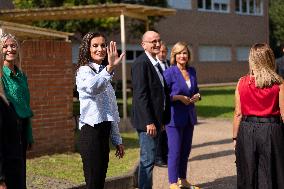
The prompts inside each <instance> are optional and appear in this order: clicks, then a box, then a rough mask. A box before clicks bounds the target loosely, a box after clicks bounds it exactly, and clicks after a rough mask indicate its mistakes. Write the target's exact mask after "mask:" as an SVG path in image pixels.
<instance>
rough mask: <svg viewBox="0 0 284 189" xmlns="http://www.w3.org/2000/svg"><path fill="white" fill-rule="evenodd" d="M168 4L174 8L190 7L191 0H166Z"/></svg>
mask: <svg viewBox="0 0 284 189" xmlns="http://www.w3.org/2000/svg"><path fill="white" fill-rule="evenodd" d="M168 5H169V6H170V7H172V8H176V9H191V0H179V1H176V0H168Z"/></svg>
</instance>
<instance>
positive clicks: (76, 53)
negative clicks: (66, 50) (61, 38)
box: [72, 43, 80, 64]
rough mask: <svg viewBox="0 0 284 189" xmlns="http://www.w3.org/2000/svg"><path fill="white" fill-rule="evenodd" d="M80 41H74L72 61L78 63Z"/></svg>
mask: <svg viewBox="0 0 284 189" xmlns="http://www.w3.org/2000/svg"><path fill="white" fill-rule="evenodd" d="M79 47H80V44H79V43H72V63H73V64H77V63H78V57H79Z"/></svg>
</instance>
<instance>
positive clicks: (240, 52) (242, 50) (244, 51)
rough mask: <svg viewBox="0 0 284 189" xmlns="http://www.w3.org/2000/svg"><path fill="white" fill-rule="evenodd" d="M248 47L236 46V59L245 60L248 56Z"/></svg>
mask: <svg viewBox="0 0 284 189" xmlns="http://www.w3.org/2000/svg"><path fill="white" fill-rule="evenodd" d="M249 49H250V48H249V47H237V60H238V61H247V60H248V56H249Z"/></svg>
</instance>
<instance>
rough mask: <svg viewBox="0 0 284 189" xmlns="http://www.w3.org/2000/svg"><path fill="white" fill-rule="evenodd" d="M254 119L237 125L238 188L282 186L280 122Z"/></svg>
mask: <svg viewBox="0 0 284 189" xmlns="http://www.w3.org/2000/svg"><path fill="white" fill-rule="evenodd" d="M265 120H266V119H265V118H262V120H261V121H265ZM255 121H256V120H243V121H242V122H241V124H240V128H239V132H238V137H237V145H236V163H237V184H238V189H283V188H284V130H283V129H284V128H283V124H282V123H280V121H276V122H271V120H268V122H266V123H264V122H255Z"/></svg>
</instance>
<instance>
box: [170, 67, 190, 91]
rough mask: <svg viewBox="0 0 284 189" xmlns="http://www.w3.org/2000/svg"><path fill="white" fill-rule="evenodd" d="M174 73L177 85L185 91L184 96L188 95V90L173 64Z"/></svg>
mask: <svg viewBox="0 0 284 189" xmlns="http://www.w3.org/2000/svg"><path fill="white" fill-rule="evenodd" d="M174 74H175V78H176V80H177V83H178V85H180V88H181V90H182V91H183V92H184V93H185V95H186V96H189V95H190V90H189V88H188V86H187V84H186V81H185V80H184V78H183V76H182V74H181V72H180V70H179V69H178V67H177V66H175V69H174ZM190 82H191V78H190Z"/></svg>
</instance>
